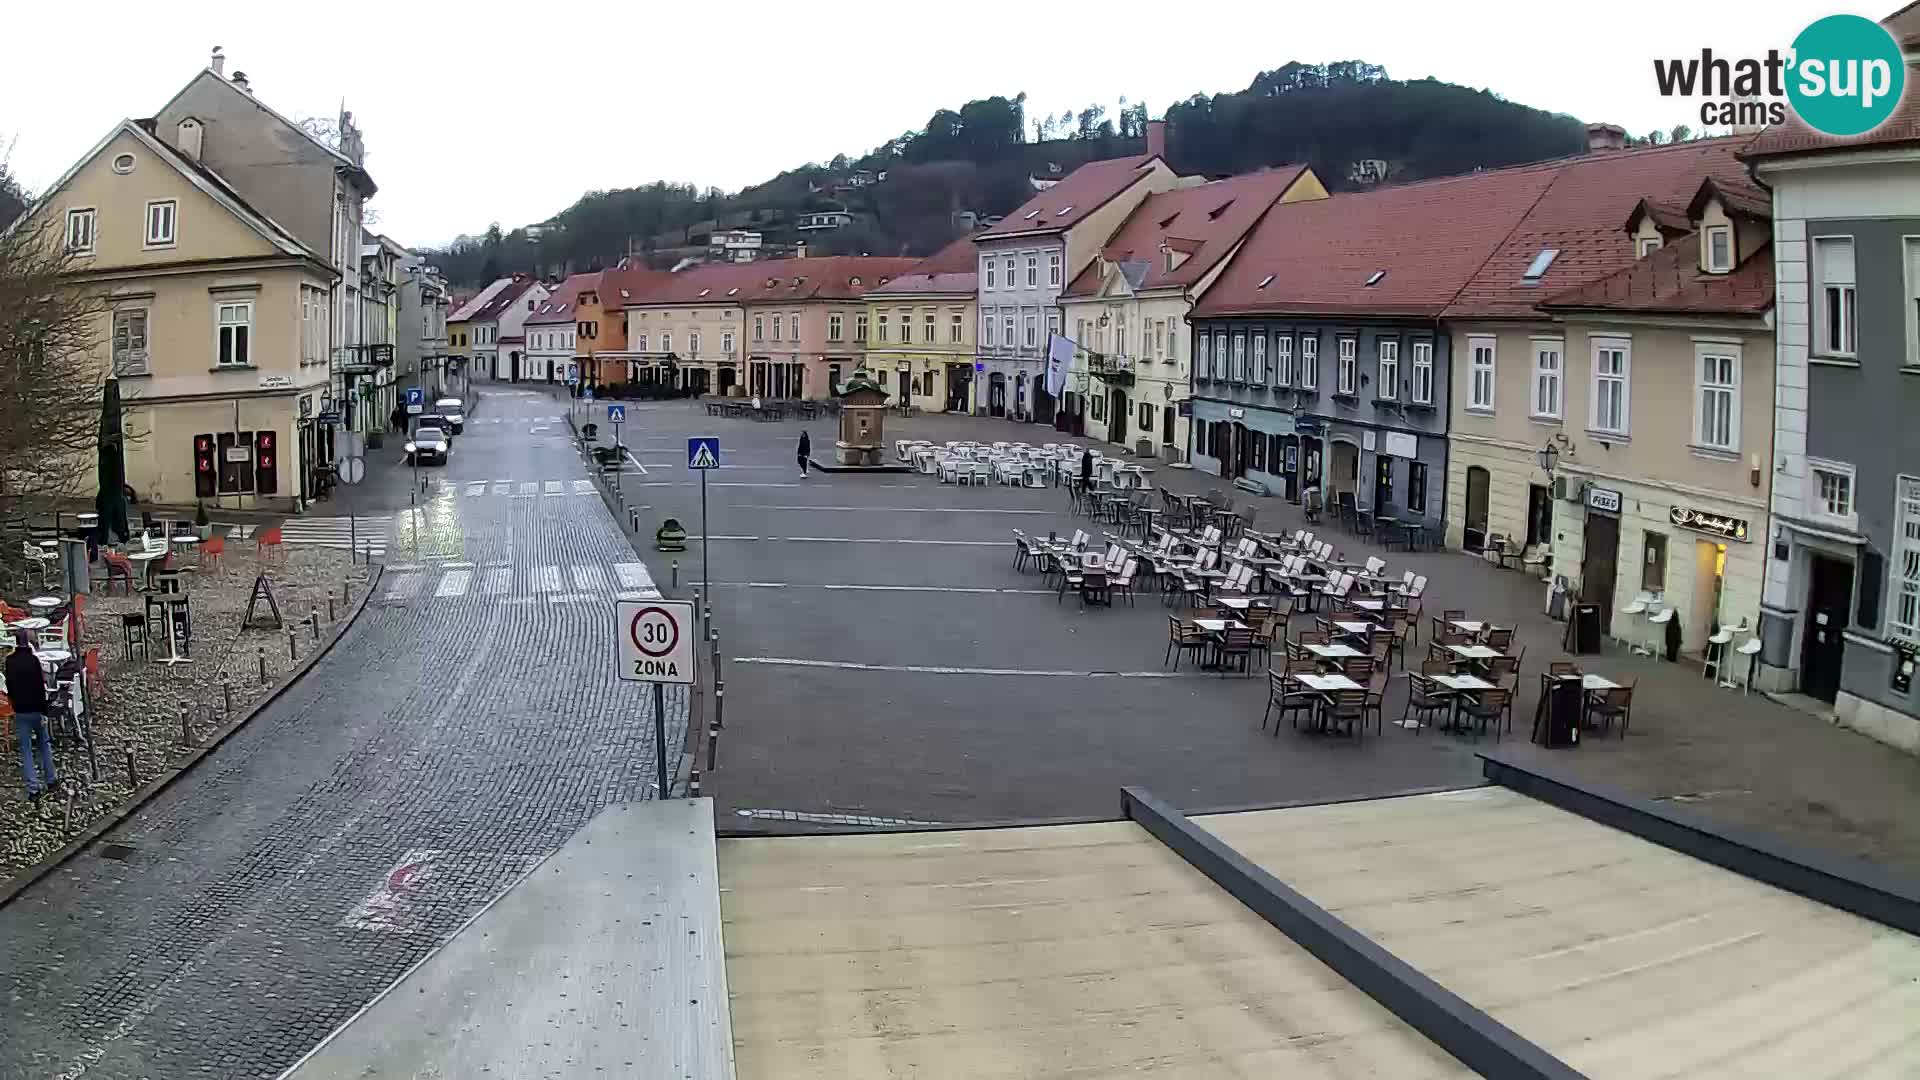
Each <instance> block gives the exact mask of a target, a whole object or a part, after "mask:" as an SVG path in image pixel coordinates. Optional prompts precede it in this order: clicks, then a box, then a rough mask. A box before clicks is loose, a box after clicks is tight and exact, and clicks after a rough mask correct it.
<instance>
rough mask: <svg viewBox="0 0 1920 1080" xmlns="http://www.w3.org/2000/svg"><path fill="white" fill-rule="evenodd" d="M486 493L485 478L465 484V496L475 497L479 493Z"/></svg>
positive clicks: (479, 494)
mask: <svg viewBox="0 0 1920 1080" xmlns="http://www.w3.org/2000/svg"><path fill="white" fill-rule="evenodd" d="M486 493H487V482H486V481H485V480H476V481H474V482H473V483H470V484H468V485H467V498H469V499H472V498H477V497H479V496H481V495H485V494H486Z"/></svg>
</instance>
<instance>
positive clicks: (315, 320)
mask: <svg viewBox="0 0 1920 1080" xmlns="http://www.w3.org/2000/svg"><path fill="white" fill-rule="evenodd" d="M455 344H461V343H460V342H455ZM326 359H327V294H326V291H325V290H324V289H318V288H315V287H314V286H312V285H302V286H300V363H302V364H321V363H325V362H326Z"/></svg>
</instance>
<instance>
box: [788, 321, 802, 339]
mask: <svg viewBox="0 0 1920 1080" xmlns="http://www.w3.org/2000/svg"><path fill="white" fill-rule="evenodd" d="M787 331H788V335H787V336H789V337H791V338H793V340H794V343H795V344H796V345H797V344H799V342H800V316H798V315H789V316H787Z"/></svg>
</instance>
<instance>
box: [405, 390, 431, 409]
mask: <svg viewBox="0 0 1920 1080" xmlns="http://www.w3.org/2000/svg"><path fill="white" fill-rule="evenodd" d="M426 403H427V392H426V390H424V389H422V388H421V387H418V386H409V387H407V404H409V405H424V404H426Z"/></svg>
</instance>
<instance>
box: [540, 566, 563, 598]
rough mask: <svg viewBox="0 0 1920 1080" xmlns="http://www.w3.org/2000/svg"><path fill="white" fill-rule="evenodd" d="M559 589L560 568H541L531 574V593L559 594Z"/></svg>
mask: <svg viewBox="0 0 1920 1080" xmlns="http://www.w3.org/2000/svg"><path fill="white" fill-rule="evenodd" d="M560 588H561V585H560V568H559V567H557V566H542V567H540V568H539V569H538V570H535V571H534V573H533V591H534V592H559V591H560Z"/></svg>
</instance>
